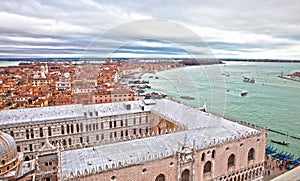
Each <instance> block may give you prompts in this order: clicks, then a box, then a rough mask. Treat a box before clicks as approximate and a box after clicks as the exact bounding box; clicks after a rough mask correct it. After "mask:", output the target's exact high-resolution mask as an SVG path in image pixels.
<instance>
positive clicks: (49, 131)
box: [48, 126, 52, 136]
mask: <svg viewBox="0 0 300 181" xmlns="http://www.w3.org/2000/svg"><path fill="white" fill-rule="evenodd" d="M51 135H52V132H51V127H50V126H48V136H51Z"/></svg>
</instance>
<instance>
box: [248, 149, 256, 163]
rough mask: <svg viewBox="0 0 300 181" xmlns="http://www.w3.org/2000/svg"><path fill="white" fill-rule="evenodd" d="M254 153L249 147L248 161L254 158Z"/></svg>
mask: <svg viewBox="0 0 300 181" xmlns="http://www.w3.org/2000/svg"><path fill="white" fill-rule="evenodd" d="M254 153H255V151H254V149H253V148H251V149H250V150H249V152H248V161H250V160H254Z"/></svg>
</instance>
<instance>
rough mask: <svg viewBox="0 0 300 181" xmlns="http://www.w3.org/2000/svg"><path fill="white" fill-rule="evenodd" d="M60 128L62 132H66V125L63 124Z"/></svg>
mask: <svg viewBox="0 0 300 181" xmlns="http://www.w3.org/2000/svg"><path fill="white" fill-rule="evenodd" d="M60 130H61V134H65V127H64V125H61V127H60Z"/></svg>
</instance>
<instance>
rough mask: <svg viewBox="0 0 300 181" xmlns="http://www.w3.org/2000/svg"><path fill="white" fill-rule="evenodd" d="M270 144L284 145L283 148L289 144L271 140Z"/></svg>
mask: <svg viewBox="0 0 300 181" xmlns="http://www.w3.org/2000/svg"><path fill="white" fill-rule="evenodd" d="M271 142H273V143H277V144H279V145H285V146H287V145H289V144H290V143H288V142H285V141H276V140H272V139H271Z"/></svg>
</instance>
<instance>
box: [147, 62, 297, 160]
mask: <svg viewBox="0 0 300 181" xmlns="http://www.w3.org/2000/svg"><path fill="white" fill-rule="evenodd" d="M282 71H283V73H284V74H289V73H293V72H296V71H300V64H299V63H270V62H228V61H227V62H225V64H222V65H206V66H189V67H183V68H177V69H172V70H167V71H161V72H157V73H156V75H155V76H157V77H158V79H155V78H149V75H150V74H144V75H143V77H142V79H144V80H149V81H150V85H151V86H152V88H151V90H148V91H149V92H150V91H162V92H164V93H166V94H167V95H168V96H169V97H172V98H175V99H178V100H180V101H183V102H185V103H187V104H191V105H194V106H198V107H200V106H202V104H203V102H204V100H206V101H207V106H208V109H209V111H212V112H215V113H217V114H220V115H225V116H228V117H231V118H234V119H238V120H243V121H246V122H249V123H253V124H255V125H258V126H261V127H265V126H268V127H269V128H271V129H273V130H277V131H280V132H282V133H285V134H288V135H293V136H296V137H300V82H295V81H290V80H285V79H281V78H279V77H278V75H280V73H281V72H282ZM224 74H225V75H224ZM244 76H245V77H250V78H252V77H253V78H254V79H255V83H246V82H243V77H244ZM243 90H246V91H248V92H249V93H248V94H247V95H246V96H241V95H240V93H241V92H242V91H243ZM182 95H188V96H193V97H195V99H181V98H180V96H182ZM270 139H274V140H278V141H285V142H289V143H290V145H289V146H282V145H277V144H274V143H272V142H270ZM267 146H273V147H277V148H278V149H279V150H282V151H288V152H292V153H294V154H295V156H296V157H299V156H300V140H297V139H293V138H290V137H287V136H283V135H279V134H276V133H272V132H268V139H267Z"/></svg>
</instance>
